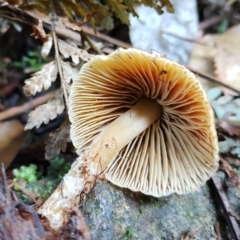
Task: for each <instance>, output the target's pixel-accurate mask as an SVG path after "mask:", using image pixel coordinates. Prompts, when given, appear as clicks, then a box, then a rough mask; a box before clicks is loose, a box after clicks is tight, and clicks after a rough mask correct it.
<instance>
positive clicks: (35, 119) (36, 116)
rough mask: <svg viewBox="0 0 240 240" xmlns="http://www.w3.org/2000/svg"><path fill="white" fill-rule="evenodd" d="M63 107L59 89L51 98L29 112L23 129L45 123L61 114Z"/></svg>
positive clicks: (37, 126)
mask: <svg viewBox="0 0 240 240" xmlns="http://www.w3.org/2000/svg"><path fill="white" fill-rule="evenodd" d="M64 108H65V106H64V102H63V94H62V91H61V90H59V91H58V92H57V93H56V95H55V96H54V97H53V99H51V100H50V101H48V102H47V103H46V104H43V105H41V106H39V107H37V108H36V109H35V110H33V111H31V112H30V114H29V118H28V123H27V124H26V126H25V130H27V129H32V128H33V127H36V128H39V127H40V125H41V124H42V123H45V124H47V123H48V122H49V121H50V120H53V119H55V118H56V117H57V115H58V114H61V113H62V112H63V110H64Z"/></svg>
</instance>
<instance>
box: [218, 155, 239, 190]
mask: <svg viewBox="0 0 240 240" xmlns="http://www.w3.org/2000/svg"><path fill="white" fill-rule="evenodd" d="M220 161H221V163H222V167H223V169H224V171H225V172H226V173H227V175H228V177H229V180H228V182H227V186H228V187H236V186H237V187H240V179H239V176H238V174H237V173H236V172H235V171H234V170H233V168H232V166H231V165H230V164H229V163H228V162H227V161H226V160H224V159H222V158H221V160H220Z"/></svg>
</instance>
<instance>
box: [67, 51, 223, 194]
mask: <svg viewBox="0 0 240 240" xmlns="http://www.w3.org/2000/svg"><path fill="white" fill-rule="evenodd" d="M142 96H146V97H148V98H151V99H155V100H156V101H157V103H159V104H160V105H161V106H162V114H161V115H160V116H159V118H158V119H157V120H156V121H155V122H154V123H153V124H152V125H151V126H150V127H149V128H148V129H146V130H145V131H144V132H142V133H141V134H140V135H139V136H138V137H136V138H135V139H134V140H133V141H131V142H129V143H128V145H127V146H126V147H124V148H123V149H122V150H121V151H120V153H119V154H118V156H117V157H116V158H114V159H112V160H111V162H110V163H109V165H108V166H107V168H106V170H105V176H106V178H107V179H108V180H110V181H111V182H113V183H114V184H116V185H118V186H120V187H127V188H130V189H131V190H133V191H140V192H143V193H145V194H148V195H153V196H156V197H160V196H164V195H168V194H171V193H173V192H176V193H179V194H182V193H187V192H189V191H193V190H195V189H196V188H197V187H199V186H200V185H202V184H203V183H205V181H206V180H208V179H209V178H210V177H211V176H212V175H213V174H214V172H215V171H216V169H217V167H218V160H219V159H218V142H217V136H216V130H215V127H214V117H213V111H212V109H211V106H210V104H209V101H208V99H207V97H206V94H205V92H204V91H203V89H202V87H201V85H200V83H199V81H198V80H197V79H196V77H195V75H194V74H193V73H191V72H190V71H189V70H188V69H186V68H185V67H184V66H181V65H179V64H177V63H175V62H172V61H170V60H168V59H166V58H164V57H161V56H159V55H158V56H156V54H149V53H146V52H143V51H140V50H136V49H127V50H124V49H119V50H116V51H115V52H113V53H111V54H110V55H108V56H96V57H95V58H93V59H92V60H90V61H89V62H88V63H86V64H85V65H84V66H83V67H82V69H81V71H80V72H79V74H78V76H77V77H76V79H75V80H74V82H73V85H72V87H71V93H70V99H69V103H70V108H69V117H70V121H71V139H72V141H73V144H74V146H75V148H76V149H77V152H78V154H80V152H81V151H82V150H84V149H86V148H87V147H88V146H89V145H90V144H91V142H92V141H93V140H94V138H95V137H96V136H97V135H98V134H99V133H100V132H101V131H102V130H103V129H104V128H105V127H106V126H107V125H108V124H109V123H110V122H112V121H113V120H115V119H116V118H118V117H119V116H120V115H121V114H122V113H124V112H126V111H127V110H129V109H130V108H131V107H132V106H133V105H134V104H135V103H136V102H137V101H138V99H140V98H141V97H142ZM147 111H148V110H147V109H146V112H147Z"/></svg>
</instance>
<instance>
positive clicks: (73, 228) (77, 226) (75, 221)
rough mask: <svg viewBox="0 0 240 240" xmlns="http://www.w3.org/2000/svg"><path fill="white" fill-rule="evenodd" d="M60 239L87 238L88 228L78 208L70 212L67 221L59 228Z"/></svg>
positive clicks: (77, 239)
mask: <svg viewBox="0 0 240 240" xmlns="http://www.w3.org/2000/svg"><path fill="white" fill-rule="evenodd" d="M59 236H60V237H59V239H61V240H89V239H90V235H89V230H88V227H87V225H86V223H85V219H84V217H83V216H82V214H81V212H80V211H79V209H78V208H76V209H74V210H73V211H72V213H71V214H70V217H69V221H68V222H67V224H66V225H65V226H63V227H62V228H61V229H60V232H59Z"/></svg>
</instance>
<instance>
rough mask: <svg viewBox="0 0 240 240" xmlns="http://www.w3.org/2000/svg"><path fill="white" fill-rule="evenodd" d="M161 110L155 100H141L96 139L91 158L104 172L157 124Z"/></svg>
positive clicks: (91, 150)
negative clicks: (135, 141)
mask: <svg viewBox="0 0 240 240" xmlns="http://www.w3.org/2000/svg"><path fill="white" fill-rule="evenodd" d="M161 110H162V108H161V106H160V105H159V104H158V103H157V102H156V101H155V100H152V99H149V98H146V97H144V98H141V99H140V100H139V101H138V102H137V103H136V105H134V106H133V107H132V108H131V109H129V110H128V111H127V112H125V113H124V114H122V115H121V116H120V117H119V118H117V119H116V120H114V121H113V122H111V123H110V124H109V125H108V126H107V127H106V128H105V129H104V130H103V131H102V132H101V133H100V134H99V135H98V136H97V137H96V138H95V139H94V141H93V143H92V144H91V146H90V149H89V157H90V158H93V160H94V161H95V162H99V163H100V165H101V168H102V170H104V169H105V167H106V166H107V165H108V164H109V163H110V161H111V160H112V159H114V158H115V157H116V156H117V154H118V153H119V152H120V151H121V150H122V149H123V148H124V147H125V146H126V145H127V144H128V143H129V142H131V141H132V140H133V139H134V138H135V137H137V136H138V135H139V134H140V133H142V132H143V131H144V130H146V129H147V128H148V127H149V126H150V125H151V124H152V123H154V122H155V120H156V119H157V118H158V117H159V116H160V114H161Z"/></svg>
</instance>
